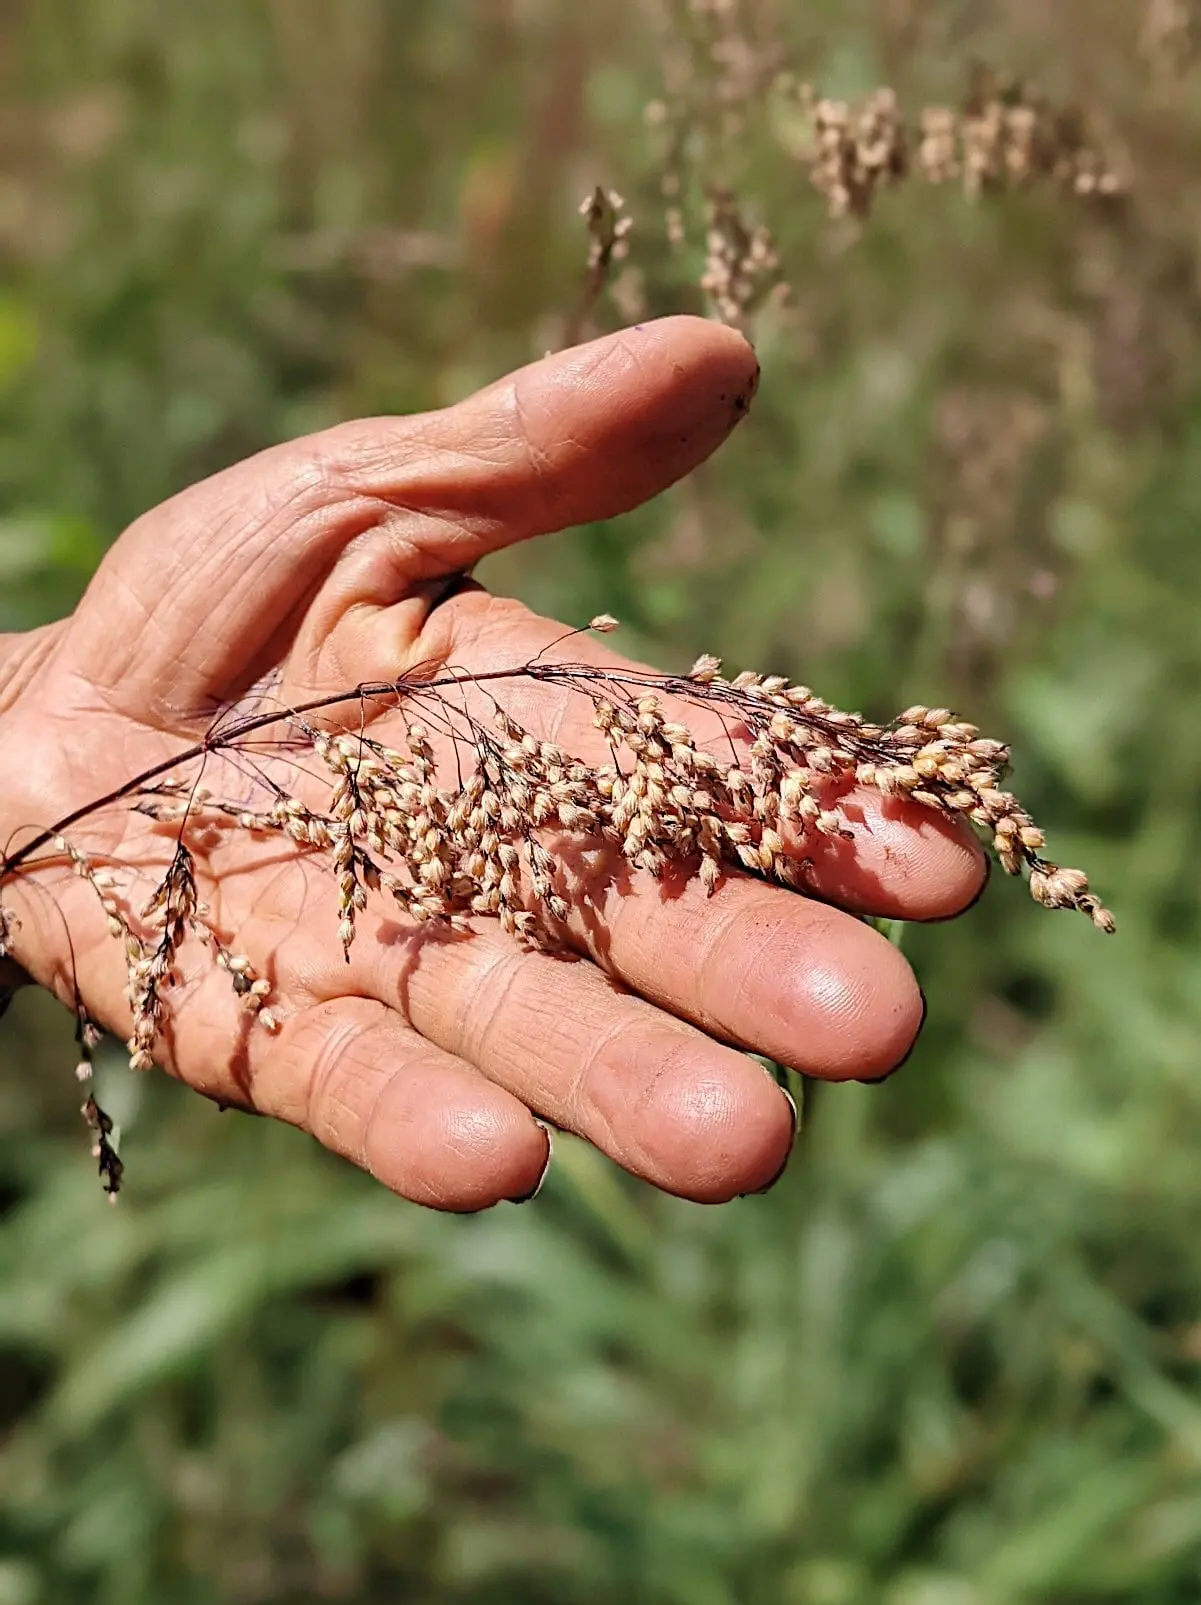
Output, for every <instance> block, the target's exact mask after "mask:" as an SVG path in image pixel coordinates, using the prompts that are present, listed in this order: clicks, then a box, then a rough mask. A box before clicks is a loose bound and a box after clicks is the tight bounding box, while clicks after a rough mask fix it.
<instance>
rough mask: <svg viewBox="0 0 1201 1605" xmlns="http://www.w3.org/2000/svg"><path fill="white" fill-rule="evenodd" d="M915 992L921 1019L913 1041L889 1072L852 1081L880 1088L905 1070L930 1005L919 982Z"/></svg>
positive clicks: (918, 1038)
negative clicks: (918, 998)
mask: <svg viewBox="0 0 1201 1605" xmlns="http://www.w3.org/2000/svg"><path fill="white" fill-rule="evenodd" d="M917 990H918V995H919V996H920V998H921V1000H922V1017H921V1019H920V1020H919V1021H918V1023H917V1030H916V1031H915V1032H914V1033H913V1041H912V1042H911V1043H910V1044H909V1046H908V1047H907V1048H906V1049H905V1052H904V1054H903V1055H902V1056H901V1058H899V1059H898V1060H897V1062H896V1064H894V1065H893V1067H892V1069H891V1070H885V1072H884V1074H883V1075H879V1076H852V1077H851V1080H852V1081H858V1082H860V1083H861V1084H862V1085H863V1086H865V1087H879V1086H882V1085H883V1084H884V1082H886V1081H888V1080H889V1079H890V1077H892V1076H895V1075H896V1073H897V1071H898V1070H903V1069H904V1068H905V1066H906V1065H907V1064H908V1063H909V1061H910V1059H912V1057H913V1050H914V1049H915V1048H916V1047H917V1045H918V1043H919V1042H920V1041H921V1039H922V1032H923V1031H924V1030H925V1027H926V1015H927V1014H928V1013H929V1012H930V1005H929V1003H928V1002H927V1001H926V989H925V987H924V986H922V984H921V982H920V981H919V982H918V988H917Z"/></svg>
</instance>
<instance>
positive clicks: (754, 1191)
mask: <svg viewBox="0 0 1201 1605" xmlns="http://www.w3.org/2000/svg"><path fill="white" fill-rule="evenodd" d="M764 1074H765V1075H768V1076H771V1079H772V1081H773V1082H774V1083H775V1085H776V1087H777V1088H778V1089H779V1091H780V1094H781V1096H782V1097H783V1098H785V1099H787V1102H788V1109H789V1112H790V1114H791V1116H792V1131H791V1133H790V1135H789V1138H788V1147H787V1148H786V1149H785V1150H784V1158H783V1159H782V1160H781V1162H780V1168H779V1170H777V1171H776V1173H775V1175H774V1176H772V1177H770V1178H769V1180H767V1181H765V1182H764V1183H763V1186H762V1187H752V1188H751V1189H750V1191H749V1192H745V1193H739V1195H738V1196H739V1198H761V1197H762V1196H763V1194H764V1193H770V1192H771V1190H772V1188H773V1187H774V1186H775V1185H776V1183H777V1182H778V1181H779V1179H780V1177H781V1176H782V1175H783V1174H784V1172H785V1171H786V1170H787V1169H788V1161H789V1160H790V1159H791V1158H792V1150H793V1146H794V1144H795V1143H796V1134H797V1127H798V1125H799V1124H800V1118H799V1116H798V1113H797V1106H796V1099H795V1098H794V1097H793V1096H792V1093H791V1092H789V1090H788V1088H787V1087H781V1086H780V1083H779V1082H778V1081H776V1078H775V1076H774V1075H772V1073H771V1071H770V1070H765V1071H764Z"/></svg>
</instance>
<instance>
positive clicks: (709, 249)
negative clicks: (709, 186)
mask: <svg viewBox="0 0 1201 1605" xmlns="http://www.w3.org/2000/svg"><path fill="white" fill-rule="evenodd" d="M706 220H707V229H706V234H705V267H704V271H703V273H702V275H701V289H702V290H703V291H704V292H705V294H706V295H707V296H708V297H709V300H710V303H711V304H712V307H713V310H714V312H715V313H716V314H717V316H718V318H720V320H721V321H722V322H723V323H727V324H730V325H731V326H732V327H734V328H740V327H741V326H742V325H743V324H744V323H745V322H746V320H747V318H748V317H749V316H750V315H751V314H752V313H753V312H754V311H755V310H756V309H757V308H758V307H760V306H761V305H762V304H763V303H764V301H765V300H767V299H768V298H769V297H772V296H777V297H778V296H779V295H780V294H782V293H784V292H785V291H786V289H787V286H786V285H785V284H784V283H783V281H782V280H781V277H780V257H779V253H778V252H777V250H776V247H775V243H774V241H773V240H772V236H771V231H770V229H768V228H767V227H765V226H764V225H762V224H759V225H757V226H755V227H751V226H750V225H749V224H748V223H747V222H746V221H745V219H744V217H743V215H742V211H741V209H740V207H739V205H738V202H737V200H736V199H735V197H734V195H733V194H732V192H731V191H730V190H728V189H720V188H719V189H714V190H713V191H712V192H711V193H710V197H709V202H708V205H707V208H706Z"/></svg>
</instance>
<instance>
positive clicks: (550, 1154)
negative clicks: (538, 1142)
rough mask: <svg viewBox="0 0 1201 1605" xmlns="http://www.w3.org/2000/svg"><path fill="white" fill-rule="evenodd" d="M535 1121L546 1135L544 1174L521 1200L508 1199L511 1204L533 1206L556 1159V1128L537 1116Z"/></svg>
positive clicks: (534, 1117)
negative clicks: (551, 1163)
mask: <svg viewBox="0 0 1201 1605" xmlns="http://www.w3.org/2000/svg"><path fill="white" fill-rule="evenodd" d="M533 1121H534V1124H535V1125H536V1126H541V1127H542V1129H543V1131H544V1132H545V1133H546V1163H545V1164H544V1165H543V1167H542V1173H541V1175H540V1176H539V1177H538V1180H537V1181H536V1182H535V1183H534V1185H533V1187H532V1188H531V1189H530V1191H529V1192H528V1193H522V1194H521V1196H520V1197H519V1198H510V1199H507V1200H506V1202H507V1203H510V1204H532V1203H533V1201H534V1199H535V1198H537V1196H538V1194H539V1193H540V1192H541V1191H542V1184H543V1182H544V1181H545V1180H546V1178H547V1176H548V1175H549V1174H550V1162H551V1160H552V1159H553V1158H554V1157H555V1133H554V1128H553V1127H552V1126H550V1125H549V1124H548V1123H547V1122H546V1121H545V1120H539V1118H538V1116H537V1115H534V1116H533Z"/></svg>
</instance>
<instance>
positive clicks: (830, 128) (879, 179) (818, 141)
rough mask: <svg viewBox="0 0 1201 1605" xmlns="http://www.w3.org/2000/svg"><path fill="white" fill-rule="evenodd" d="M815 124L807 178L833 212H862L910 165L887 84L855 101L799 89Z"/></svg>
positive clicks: (902, 129) (844, 214)
mask: <svg viewBox="0 0 1201 1605" xmlns="http://www.w3.org/2000/svg"><path fill="white" fill-rule="evenodd" d="M800 95H801V100H802V104H804V105H805V107H806V109H807V110H808V113H809V116H810V119H811V122H812V129H813V148H812V152H811V155H810V165H809V179H810V182H811V183H812V185H813V187H814V189H815V190H817V192H818V193H819V194H820V195H823V196H824V197H825V200H826V205H827V207H828V209H829V213H830V216H831V217H847V216H851V217H866V216H867V214H868V213H869V212H870V211H871V208H872V202H873V201H874V199H875V197H876V195H877V193H878V192H879V191H880V190H882V189H886V188H888V187H890V186H891V185H893V184H899V183H900V182H901V180H902V179H903V178H904V177H905V176H906V174H907V173H908V171H909V152H908V146H907V142H906V138H905V127H904V124H903V123H902V121H901V118H900V114H899V111H898V108H897V97H896V95H895V94H894V93H893V91H892V90H891V89H887V88H884V89H877V90H875V91H874V92H873V93H872V94H870V95H869V96H868V97H867V98H866V100H865V101H864V102H863V104H862V105H861V106H859V107H851V106H849V105H848V104H847V103H846V101H842V100H824V99H819V98H817V97H816V96H814V94H813V92H812V90H810V88H809V87H808V85H803V86H802V87H801V90H800Z"/></svg>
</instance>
